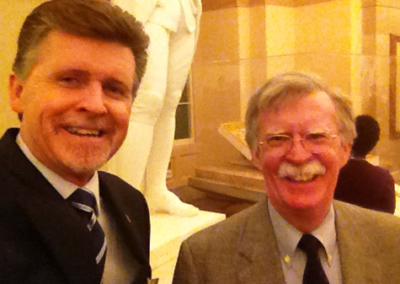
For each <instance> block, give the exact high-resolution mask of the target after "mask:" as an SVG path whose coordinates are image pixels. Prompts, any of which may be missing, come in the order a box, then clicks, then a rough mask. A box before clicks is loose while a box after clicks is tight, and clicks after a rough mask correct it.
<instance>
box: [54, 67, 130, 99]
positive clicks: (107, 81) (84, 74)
mask: <svg viewBox="0 0 400 284" xmlns="http://www.w3.org/2000/svg"><path fill="white" fill-rule="evenodd" d="M63 74H66V75H74V76H78V77H81V78H85V79H88V78H90V76H91V73H90V72H89V71H86V70H82V69H68V68H66V69H61V70H58V71H56V72H54V73H53V74H52V77H53V76H54V77H57V76H59V75H63ZM101 83H102V85H117V86H118V87H120V88H123V89H124V91H126V92H130V93H132V90H133V82H132V87H129V86H128V85H127V84H125V83H124V82H123V81H121V80H118V79H116V78H114V77H110V76H106V77H104V78H103V79H102V80H101Z"/></svg>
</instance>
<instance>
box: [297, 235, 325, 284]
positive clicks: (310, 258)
mask: <svg viewBox="0 0 400 284" xmlns="http://www.w3.org/2000/svg"><path fill="white" fill-rule="evenodd" d="M320 246H321V243H320V242H319V241H318V239H317V238H315V237H314V236H313V235H310V234H305V235H303V237H302V238H301V240H300V242H299V248H300V249H301V250H302V251H304V252H305V253H306V254H307V264H306V268H305V270H304V276H303V284H329V281H328V278H327V277H326V274H325V271H324V269H323V268H322V264H321V260H320V258H319V255H318V249H319V247H320Z"/></svg>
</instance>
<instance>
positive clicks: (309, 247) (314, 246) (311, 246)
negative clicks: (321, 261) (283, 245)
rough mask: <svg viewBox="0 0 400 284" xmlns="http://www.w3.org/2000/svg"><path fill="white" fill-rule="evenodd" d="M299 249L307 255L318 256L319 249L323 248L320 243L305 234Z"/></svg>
mask: <svg viewBox="0 0 400 284" xmlns="http://www.w3.org/2000/svg"><path fill="white" fill-rule="evenodd" d="M298 246H299V248H300V249H301V250H302V251H304V252H305V253H306V254H307V255H309V254H312V255H315V254H317V255H318V249H319V248H320V246H321V243H320V241H319V240H318V239H317V238H316V237H314V236H313V235H311V234H304V235H303V236H302V237H301V239H300V242H299V245H298Z"/></svg>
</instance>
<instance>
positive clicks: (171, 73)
mask: <svg viewBox="0 0 400 284" xmlns="http://www.w3.org/2000/svg"><path fill="white" fill-rule="evenodd" d="M194 50H195V34H194V33H189V32H187V30H186V29H181V30H178V32H177V33H171V35H170V45H169V62H168V79H167V90H166V95H165V99H164V104H163V107H162V110H161V113H160V117H159V118H158V120H157V122H156V125H155V128H154V137H153V145H152V148H151V151H150V156H149V160H148V163H147V167H146V182H145V196H146V200H147V202H148V204H149V207H150V209H151V210H152V211H158V212H167V213H169V214H172V215H179V216H193V215H196V214H197V213H198V211H199V210H198V208H196V207H194V206H192V205H189V204H186V203H183V202H181V201H180V199H179V198H178V197H177V196H176V195H174V194H173V193H172V192H170V191H169V190H168V188H167V186H166V173H167V169H168V164H169V161H170V158H171V153H172V148H173V142H174V134H175V112H176V109H177V106H178V103H179V100H180V97H181V95H182V91H183V89H184V86H185V83H186V81H187V77H188V74H189V70H190V66H191V63H192V59H193V55H194Z"/></svg>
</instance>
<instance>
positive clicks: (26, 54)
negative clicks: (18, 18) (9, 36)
mask: <svg viewBox="0 0 400 284" xmlns="http://www.w3.org/2000/svg"><path fill="white" fill-rule="evenodd" d="M147 45H148V37H147V35H146V34H145V33H144V31H143V27H142V24H141V23H139V22H137V21H136V20H135V19H134V18H133V17H132V16H131V15H129V14H128V13H124V12H123V11H122V10H121V9H120V8H118V7H115V6H112V5H110V4H109V3H107V2H105V1H98V0H96V1H95V0H93V1H92V0H53V1H47V2H45V3H43V4H42V5H40V6H38V7H37V8H36V9H34V10H33V11H32V12H31V14H30V15H29V16H28V17H27V18H26V20H25V22H24V24H23V27H22V29H21V32H20V35H19V38H18V51H17V55H16V58H15V61H14V65H13V73H12V74H11V75H10V79H9V101H10V105H11V108H12V109H13V110H14V111H15V112H16V113H18V116H19V118H20V119H21V126H20V128H19V129H18V128H11V129H8V130H7V131H6V133H5V134H4V136H3V137H2V138H1V140H0V196H1V198H0V231H1V233H0V246H1V249H0V279H1V280H0V282H2V283H52V284H54V283H101V282H102V283H135V284H143V283H146V282H147V279H148V278H149V277H150V274H151V270H150V265H149V242H150V223H149V211H148V208H147V205H146V202H145V199H144V197H143V196H142V194H141V193H140V192H139V191H137V190H135V189H134V188H133V187H132V186H130V185H129V184H127V183H126V182H124V181H122V180H121V179H120V178H118V177H116V176H113V175H111V174H108V173H104V172H98V171H97V169H98V168H99V167H100V166H101V165H103V164H104V163H105V162H106V161H107V160H108V159H110V157H111V156H112V155H114V153H115V152H116V151H117V150H118V148H119V147H120V145H121V144H122V141H123V140H124V138H125V135H126V132H127V129H128V122H129V116H130V110H131V104H132V101H133V98H134V95H135V92H136V90H137V87H138V85H139V83H140V80H141V78H142V76H143V73H144V69H145V65H146V60H147V54H146V51H145V50H146V47H147ZM103 271H104V273H103Z"/></svg>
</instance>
